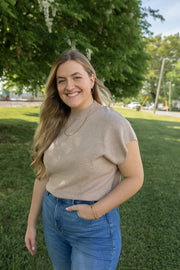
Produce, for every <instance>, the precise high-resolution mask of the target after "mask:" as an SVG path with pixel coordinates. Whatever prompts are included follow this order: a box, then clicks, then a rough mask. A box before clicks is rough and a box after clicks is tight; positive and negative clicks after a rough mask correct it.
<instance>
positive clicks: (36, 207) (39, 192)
mask: <svg viewBox="0 0 180 270" xmlns="http://www.w3.org/2000/svg"><path fill="white" fill-rule="evenodd" d="M47 181H48V180H47V179H42V180H38V179H36V180H35V183H34V188H33V195H32V202H31V208H30V212H29V216H28V226H30V227H36V224H37V220H38V217H39V215H40V213H41V209H42V200H43V197H44V193H45V190H46V183H47Z"/></svg>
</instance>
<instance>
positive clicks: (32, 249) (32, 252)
mask: <svg viewBox="0 0 180 270" xmlns="http://www.w3.org/2000/svg"><path fill="white" fill-rule="evenodd" d="M36 250H37V247H36V242H35V240H32V242H31V254H32V255H34V254H35V253H36Z"/></svg>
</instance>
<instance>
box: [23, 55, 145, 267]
mask: <svg viewBox="0 0 180 270" xmlns="http://www.w3.org/2000/svg"><path fill="white" fill-rule="evenodd" d="M102 92H103V95H102ZM105 93H107V95H108V91H107V89H106V88H105V87H104V86H103V85H102V84H101V82H100V81H99V80H98V79H97V78H96V74H95V71H94V69H93V67H92V66H91V64H90V63H89V61H88V60H87V58H86V57H85V56H84V55H82V54H81V53H80V52H78V51H76V50H68V51H65V52H64V53H62V55H61V56H60V57H59V58H58V60H57V61H56V63H55V64H54V66H53V67H52V70H51V72H50V75H49V79H48V82H47V85H46V97H45V100H44V103H43V105H42V108H41V115H40V124H39V126H38V129H37V131H36V134H35V138H34V153H33V163H32V167H34V168H36V169H38V172H37V178H36V180H35V184H34V190H33V196H32V203H31V209H30V213H29V217H28V226H27V232H26V236H25V242H26V246H27V248H28V250H29V251H30V253H31V254H32V255H34V254H35V253H36V223H37V219H38V216H39V215H40V212H41V207H42V217H43V229H44V235H45V240H46V245H47V249H48V253H49V256H50V259H51V261H52V264H53V266H54V269H55V270H60V269H62V270H70V269H71V270H97V269H98V270H106V269H108V270H114V269H116V266H117V263H118V258H119V255H120V250H121V234H120V221H119V212H118V206H119V205H121V204H122V203H123V202H125V201H126V200H128V199H129V198H130V197H132V196H133V195H134V194H135V193H136V192H137V191H138V190H139V189H140V188H141V186H142V183H143V167H142V162H141V157H140V153H139V147H138V143H137V138H136V135H135V133H134V131H133V129H132V127H131V126H130V124H129V122H128V121H127V120H126V119H124V117H123V116H121V115H120V114H119V113H118V112H116V111H114V110H113V109H110V108H109V107H107V106H103V105H102V104H103V100H102V96H104V94H105ZM121 176H122V177H123V180H122V181H120V178H121Z"/></svg>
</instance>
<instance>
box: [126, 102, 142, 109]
mask: <svg viewBox="0 0 180 270" xmlns="http://www.w3.org/2000/svg"><path fill="white" fill-rule="evenodd" d="M139 106H140V107H141V104H140V103H139V102H131V103H129V104H128V108H130V109H136V108H137V107H139Z"/></svg>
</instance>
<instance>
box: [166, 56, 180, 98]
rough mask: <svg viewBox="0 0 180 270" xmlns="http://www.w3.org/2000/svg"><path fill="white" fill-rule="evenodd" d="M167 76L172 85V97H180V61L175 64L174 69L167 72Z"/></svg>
mask: <svg viewBox="0 0 180 270" xmlns="http://www.w3.org/2000/svg"><path fill="white" fill-rule="evenodd" d="M166 77H167V80H168V81H169V82H171V85H172V98H173V99H180V61H178V62H177V63H176V64H175V66H174V69H173V70H172V71H169V72H168V73H167V75H166Z"/></svg>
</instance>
